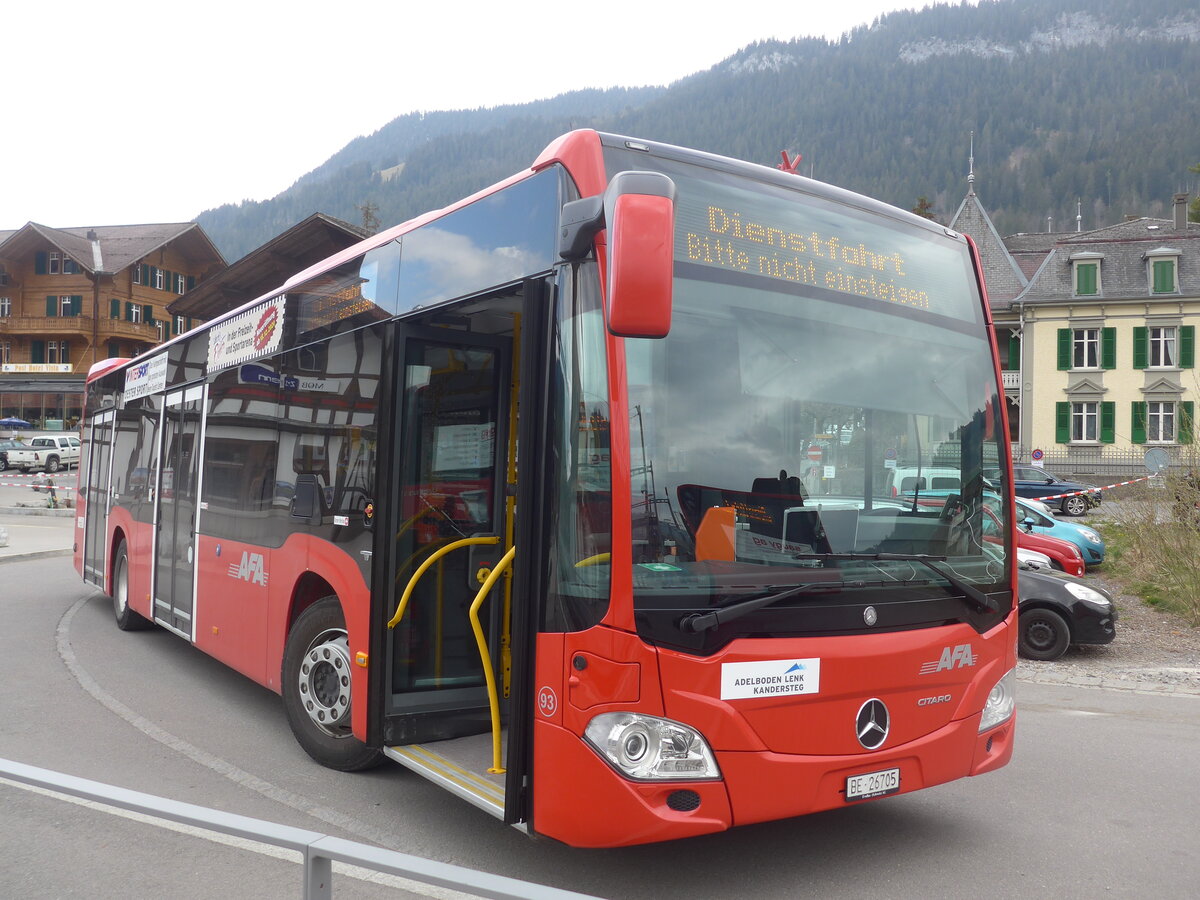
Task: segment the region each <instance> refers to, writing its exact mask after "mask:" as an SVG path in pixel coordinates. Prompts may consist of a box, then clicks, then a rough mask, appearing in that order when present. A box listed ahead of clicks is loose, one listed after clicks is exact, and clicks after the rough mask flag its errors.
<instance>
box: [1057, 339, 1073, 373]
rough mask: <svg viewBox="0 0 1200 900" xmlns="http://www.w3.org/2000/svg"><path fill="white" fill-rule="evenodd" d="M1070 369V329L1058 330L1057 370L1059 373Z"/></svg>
mask: <svg viewBox="0 0 1200 900" xmlns="http://www.w3.org/2000/svg"><path fill="white" fill-rule="evenodd" d="M1069 368H1071V329H1070V328H1060V329H1058V369H1059V371H1060V372H1062V371H1066V370H1067V369H1069Z"/></svg>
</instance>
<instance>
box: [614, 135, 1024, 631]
mask: <svg viewBox="0 0 1200 900" xmlns="http://www.w3.org/2000/svg"><path fill="white" fill-rule="evenodd" d="M622 161H623V162H624V161H625V160H622ZM636 162H638V163H640V164H641V165H640V167H641V168H661V169H662V170H664V171H666V172H667V174H669V175H670V176H671V177H672V178H673V179H675V181H676V184H677V187H678V199H677V213H676V215H677V224H676V236H675V242H676V248H675V255H676V265H675V273H676V278H675V289H674V314H673V320H672V326H671V332H670V335H669V336H668V337H667V338H666V339H664V340H659V341H652V340H627V341H625V347H626V362H627V368H628V383H629V408H630V416H631V421H630V426H629V429H630V456H631V460H630V461H631V472H632V515H633V530H632V534H633V565H634V575H633V584H634V603H635V609H636V611H637V612H638V614H639V622H641V623H643V624H644V623H646V622H654V621H658V622H659V624H660V625H662V626H663V627H664V628H665V629H666V630H667V631H670V628H671V627H675V628H678V627H679V623H680V622H685V621H686V620H687V617H688V611H692V612H693V613H695V614H700V613H708V612H711V611H713V610H719V609H723V608H726V607H730V608H732V607H733V606H735V605H738V604H745V603H746V602H747V601H753V600H755V599H756V598H757V599H759V600H760V601H761V602H758V603H755V604H753V606H752V607H750V608H751V609H752V610H753V615H751V616H747V617H746V618H747V619H752V620H753V621H754V623H755V624H754V625H753V627H752V628H751V630H752V631H755V633H760V632H761V629H762V628H763V623H764V622H769V623H770V624H769V625H768V626H767V627H768V628H769V631H770V633H772V634H775V633H784V632H786V633H795V632H797V631H801V632H803V631H805V630H806V626H805V625H804V617H802V616H801V617H797V616H796V615H795V611H796V610H804V609H812V608H813V607H814V606H818V607H822V608H824V607H828V606H829V605H831V604H833V605H837V604H843V605H844V604H856V605H862V604H864V603H870V604H874V605H875V606H876V607H880V608H881V609H882V606H881V604H882V605H885V604H888V603H890V602H894V603H896V604H908V605H909V606H912V601H914V600H922V599H934V598H939V599H940V600H941V601H942V603H943V604H944V602H945V598H946V597H947V596H949V595H953V596H954V597H956V598H961V599H960V600H959V602H960V603H961V604H962V605H964V606H966V605H969V604H971V603H972V602H975V603H976V605H977V606H978V605H979V604H978V601H979V598H981V597H982V598H984V600H985V601H986V598H987V595H988V594H987V592H988V591H989V590H992V591H1003V590H1004V589H1005V588H1006V587H1007V580H1008V574H1007V566H1006V565H1005V559H1006V554H1007V553H1008V552H1010V550H1011V548H1009V547H1008V546H1007V543H1006V542H1007V541H1008V537H1007V535H1008V531H1009V529H1008V527H1007V525H1006V521H1007V516H1008V515H1009V512H1008V509H1007V504H1005V503H1003V502H992V503H985V501H986V500H988V499H993V500H994V499H996V495H995V492H994V486H993V485H992V484H991V483H989V482H988V481H987V480H986V479H985V478H984V471H985V470H987V469H994V468H996V467H997V465H998V461H999V459H1000V458H1001V452H1002V451H1001V441H1000V435H1001V432H1002V426H1001V420H1000V418H999V413H998V410H999V409H1000V399H999V396H998V386H997V383H996V375H995V368H994V363H993V359H992V352H991V344H990V341H989V339H988V335H987V326H986V323H985V321H984V318H983V313H982V308H981V303H980V297H979V292H978V289H977V287H976V282H975V279H974V276H973V273H972V268H971V262H970V255H969V253H968V249H967V245H966V243H965V241H964V240H963V239H962V238H961V237H959V236H957V235H954V234H951V233H947V232H945V231H944V230H943V229H940V228H933V227H924V226H922V225H920V224H916V223H912V222H910V221H908V220H905V219H902V218H900V217H898V216H897V217H892V216H891V215H890V214H887V213H883V212H880V211H871V210H869V209H862V208H857V207H854V206H848V205H845V204H842V203H840V202H834V200H831V199H827V198H822V197H815V196H812V195H809V194H806V193H801V192H800V191H799V190H788V189H787V188H786V187H783V186H780V185H768V184H764V183H761V182H756V181H753V180H750V179H744V178H739V177H737V176H736V175H733V174H730V173H720V172H710V171H708V170H707V169H701V168H699V167H692V166H688V165H685V164H682V163H675V162H664V161H662V160H657V161H655V160H647V159H646V158H645V157H644V156H642V157H638V158H637V159H636ZM647 163H651V164H650V165H648V164H647ZM626 167H627V168H633V167H634V166H633V165H632V164H629V165H627V166H626ZM797 180H798V181H799V179H797ZM972 596H973V597H974V598H975V601H972V600H971V597H972ZM776 598H777V599H776ZM1005 602H1006V603H1007V602H1008V601H1007V600H1006V601H1005ZM918 606H919V604H918ZM980 608H988V606H987V603H986V602H985V603H984V604H983V606H981V607H980ZM938 610H939V612H937V613H936V615H933V616H932V618H936V617H937V616H943V615H944V614H945V606H944V605H940V606H938ZM656 615H657V617H658V618H657V619H656V618H655V616H656ZM881 615H882V614H881ZM764 617H766V618H764ZM884 618H885V620H886V617H884ZM706 621H707V623H708V625H707V626H706V627H708V628H712V629H716V628H717V627H718V626H717V623H716V620H715V619H713V618H711V617H710V618H709V619H707V620H706ZM810 621H812V620H811V619H810ZM891 621H892V622H893V623H894V624H895V625H897V626H904V627H913V626H914V625H916V624H918V622H916V621H914V620H913V619H912V618H911V616H910V617H908V618H903V617H902V618H895V617H893V618H892V619H891ZM859 622H860V625H861V619H860V620H859ZM667 623H673V625H668V624H667ZM868 624H873V623H868ZM651 630H652V631H653V630H654V629H653V628H651Z"/></svg>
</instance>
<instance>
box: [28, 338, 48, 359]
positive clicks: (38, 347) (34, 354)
mask: <svg viewBox="0 0 1200 900" xmlns="http://www.w3.org/2000/svg"><path fill="white" fill-rule="evenodd" d="M29 344H30V354H31V355H30V358H29V361H30V362H32V363H35V364H36V363H44V362H45V361H46V342H45V341H30V342H29Z"/></svg>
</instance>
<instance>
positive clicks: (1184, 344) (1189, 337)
mask: <svg viewBox="0 0 1200 900" xmlns="http://www.w3.org/2000/svg"><path fill="white" fill-rule="evenodd" d="M1195 365H1196V326H1195V325H1184V326H1183V327H1182V328H1180V329H1179V367H1180V368H1181V369H1191V368H1193V367H1194V366H1195Z"/></svg>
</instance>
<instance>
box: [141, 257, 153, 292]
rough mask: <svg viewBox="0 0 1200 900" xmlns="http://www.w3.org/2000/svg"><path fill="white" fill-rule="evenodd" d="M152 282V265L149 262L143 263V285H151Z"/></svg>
mask: <svg viewBox="0 0 1200 900" xmlns="http://www.w3.org/2000/svg"><path fill="white" fill-rule="evenodd" d="M151 283H152V282H151V281H150V265H149V263H142V287H150V285H151Z"/></svg>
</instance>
